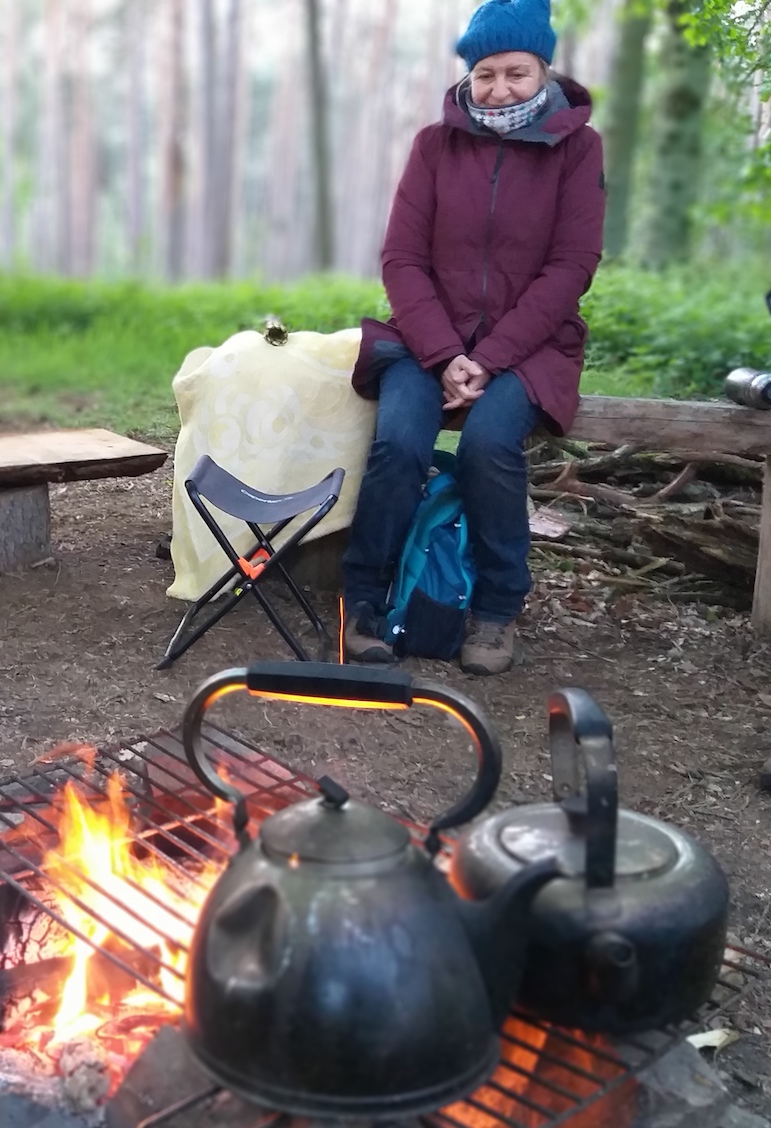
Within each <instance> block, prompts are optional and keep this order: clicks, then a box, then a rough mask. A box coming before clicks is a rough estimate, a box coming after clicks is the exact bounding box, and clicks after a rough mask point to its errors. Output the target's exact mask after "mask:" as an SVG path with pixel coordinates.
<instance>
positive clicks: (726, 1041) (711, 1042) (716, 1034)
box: [686, 1028, 739, 1053]
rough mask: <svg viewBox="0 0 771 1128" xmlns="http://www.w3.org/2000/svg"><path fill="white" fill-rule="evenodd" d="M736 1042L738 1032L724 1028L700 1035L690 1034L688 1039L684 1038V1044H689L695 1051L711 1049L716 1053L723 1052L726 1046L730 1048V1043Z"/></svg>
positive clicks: (706, 1031)
mask: <svg viewBox="0 0 771 1128" xmlns="http://www.w3.org/2000/svg"><path fill="white" fill-rule="evenodd" d="M738 1041H739V1033H738V1031H736V1030H728V1029H725V1028H722V1029H720V1030H705V1031H703V1032H702V1033H701V1034H691V1036H690V1037H689V1038H686V1042H690V1043H691V1045H692V1046H694V1047H695V1048H696V1049H697V1050H704V1049H711V1050H715V1052H716V1053H717V1052H718V1051H719V1050H724V1049H725V1047H726V1046H730V1045H731V1043H732V1042H738Z"/></svg>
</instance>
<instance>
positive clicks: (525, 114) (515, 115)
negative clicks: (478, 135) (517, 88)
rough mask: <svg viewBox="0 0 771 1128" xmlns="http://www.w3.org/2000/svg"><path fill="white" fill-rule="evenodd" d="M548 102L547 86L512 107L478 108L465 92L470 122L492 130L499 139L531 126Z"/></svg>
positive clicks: (469, 94) (468, 93)
mask: <svg viewBox="0 0 771 1128" xmlns="http://www.w3.org/2000/svg"><path fill="white" fill-rule="evenodd" d="M548 100H549V90H548V87H547V86H542V87H541V89H540V90H539V91H538V93H537V94H535V95H533V97H532V98H530V100H529V101H527V102H517V103H516V105H514V106H495V107H491V106H478V105H477V104H476V102H472V101H471V93H470V91H468V92H466V98H465V101H466V109H467V110H468V112H469V116H470V117H471V119H472V121H475V122H476V123H477V125H483V126H485V127H486V128H487V129H492V131H493V133H497V134H498V136H499V137H505V136H506V134H507V133H512V132H513V131H514V130H516V129H524V128H525V127H526V126H528V125H532V124H533V122H534V121H535V119H536V118H537V117H538V115H539V114H540V112H541V110H542V109H543V108H544V106H545V105H546V103H547V101H548Z"/></svg>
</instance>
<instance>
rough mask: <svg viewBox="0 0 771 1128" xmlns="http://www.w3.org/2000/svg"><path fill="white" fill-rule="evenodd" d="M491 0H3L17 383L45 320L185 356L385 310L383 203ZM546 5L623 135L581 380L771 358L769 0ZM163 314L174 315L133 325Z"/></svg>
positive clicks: (64, 333) (12, 364)
mask: <svg viewBox="0 0 771 1128" xmlns="http://www.w3.org/2000/svg"><path fill="white" fill-rule="evenodd" d="M475 7H476V0H0V57H2V58H3V60H4V65H3V68H2V71H0V272H2V273H0V383H4V384H8V382H9V381H10V380H11V378H12V377H13V376H14V375H15V376H16V378H17V380H18V381H19V386H20V385H21V383H24V382H25V381H26V383H27V384H29V383H30V382H32V383H33V384H34V382H35V380H39V379H40V380H44V379H45V378H47V376H48V375H50V373H49V368H52V362H51V364H49V363H48V362H47V361H46V359H45V358H46V356H47V355H48V353H49V352H50V344H51V341H50V340H43V338H42V337H40V335H39V334H40V333H45V332H49V333H53V334H54V339H55V340H56V343H57V351H58V366H59V369H60V370H62V368H66V367H67V364H68V363H69V361H68V355H69V354H71V355H72V358H73V363H74V357H75V355H76V354H77V350H75V352H73V348H74V346H73V343H72V341H69V342H68V341H67V339H66V338H68V337H71V336H72V335H73V334H74V335H76V336H77V334H78V333H82V332H84V331H85V328H86V326H90V327H93V326H94V325H95V324H96V322H97V321H98V320H99V319H100V318H102V319H103V321H104V319H106V321H105V325H107V322H110V319H117V322H119V323H120V325H121V326H122V330H123V331H125V333H126V334H127V335H133V337H134V339H135V340H134V347H136V337H137V335H138V334H139V335H141V336H143V337H145V339H146V340H149V339H155V336H157V338H158V340H160V339H161V338H163V344H160V345H159V346H158V347H159V348H160V350H161V353H162V357H160V358H158V363H159V364H161V363H162V364H164V365H168V364H169V363H171V359H172V356H175V357H176V358H177V360H176V362H175V363H178V361H179V359H181V357H179V356H178V350H179V349H180V348H182V349H183V351H186V349H187V348H192V347H194V346H195V345H196V344H200V343H204V341H206V342H207V343H218V342H217V340H214V339H212V335H214V336H216V334H218V333H219V334H220V337H222V335H227V333H228V332H232V331H235V329H237V328H239V327H245V326H249V325H252V324H256V319H257V318H258V317H259V316H260V315H262V314H264V313H265V312H268V311H269V307H270V311H272V312H278V313H282V310H283V311H284V312H286V310H287V309H289V310H290V317H291V316H292V315H293V316H294V323H293V324H292V326H291V327H293V328H319V329H323V330H325V331H326V330H329V329H331V328H336V327H341V326H342V325H344V324H356V323H357V321H358V318H359V317H360V316H361V315H362V313H371V312H375V313H377V312H378V311H381V312H382V310H383V308H384V300H383V295H382V291H381V290H380V289H379V284H378V283H377V281H376V279H377V276H378V272H379V261H378V260H379V248H380V243H381V239H382V235H383V231H384V227H385V223H386V220H387V215H388V209H389V205H390V201H391V197H392V195H393V191H394V188H395V185H396V182H397V180H398V177H399V175H400V172H401V170H402V168H403V165H404V162H405V159H406V155H407V152H408V149H409V146H410V144H411V141H412V138H413V136H414V133H415V131H416V130H417V129H418V128H419V127H420V126H422V125H424V124H426V123H428V122H430V121H432V120H436V118H437V117H438V115H439V113H440V110H441V103H442V97H443V94H444V91H445V90H446V89H447V88H448V87H449V86H450V85H451V84H452V83H453V82H455V81H457V80H458V79H459V78H460V77H461V75H462V73H463V71H462V66H461V64H460V62H459V60H457V58H456V57H455V55H454V43H455V41H456V39H457V37H458V34H459V33H460V31H461V30H462V29H463V27H464V26H465V24H466V22H467V20H468V17H469V15H470V14H471V12H472V11H473V10H474V8H475ZM553 17H554V22H555V26H556V27H557V29H558V31H559V47H558V54H557V57H556V59H555V68H556V70H557V71H559V72H562V73H564V74H568V75H572V76H574V77H575V78H577V79H578V80H579V81H580V82H582V83H584V84H585V85H587V86H588V87H589V89H590V90H591V92H592V95H593V97H594V101H595V114H594V119H593V124H594V125H595V126H596V127H597V128H598V129H599V130H600V131H601V133H602V134H603V138H604V142H605V149H606V163H607V183H608V220H607V226H606V240H605V242H606V249H605V251H606V253H605V262H604V264H603V267H602V269H601V272H600V277H599V278H598V281H597V284H596V286H595V288H594V289H593V291H592V293H591V294H590V295H589V297H588V298H587V299H586V316H587V318H588V320H589V322H590V327H591V329H592V346H591V352H590V357H589V371H590V372H591V371H596V372H602V373H603V380H604V381H605V383H607V385H608V388H607V390H610V391H618V390H624V388H626V387H633V386H635V379H638V378H639V380H642V382H643V384H644V383H645V381H647V382H648V386H650V387H651V388H653V390H654V391H666V392H668V393H672V392H673V391H674V392H675V393H676V394H689V393H692V392H693V391H694V390H696V391H709V390H711V389H714V381H715V379H716V378H717V376H718V375H719V374H720V373H721V372H723V371H727V370H728V368H729V367H731V366H732V365H733V364H734V363H754V364H757V365H762V364H763V363H764V361H765V363H766V364H768V363H769V361H771V321H769V319H768V317H767V313H766V312H765V310H764V306H763V292H764V289H766V288H768V286H769V285H771V101H770V100H769V95H770V94H771V66H770V65H769V63H770V61H771V59H770V57H769V56H770V52H771V0H746V2H745V0H739V2H733V0H554V5H553ZM309 276H313V279H312V282H311V283H310V286H311V290H308V287H307V285H306V284H305V283H304V282H303V280H304V279H307V278H308V277H309ZM66 280H75V281H72V282H68V281H66ZM239 280H241V281H240V282H239ZM322 280H325V281H323V283H322ZM207 282H212V283H214V285H209V286H208V287H207V286H206V285H203V288H202V284H203V283H207ZM239 284H240V286H241V289H239ZM169 287H172V289H169ZM180 287H181V289H180ZM191 287H192V289H191ZM244 287H246V288H244ZM311 291H312V295H311V296H310V297H309V294H311ZM181 294H186V295H187V298H185V300H183V299H182V297H180V295H181ZM159 303H160V305H159ZM164 303H166V304H164ZM325 303H326V304H325ZM161 307H162V308H163V309H164V310H165V311H166V313H165V314H164V315H163V318H162V324H161V323H159V324H158V325H157V326H156V329H155V330H153V329H152V328H151V327H150V326H149V322H145V323H142V324H140V323H139V322H138V321H137V318H138V317H139V313H138V311H140V310H142V309H144V310H145V315H146V317H148V318H150V319H151V320H152V318H153V317H155V318H156V319H157V318H159V317H161V314H160V312H159V310H160V309H161ZM273 307H275V308H273ZM185 311H187V312H185ZM164 326H165V327H166V329H167V330H168V332H167V333H166V335H165V336H164V334H163V331H162V330H163V327H164ZM33 330H34V332H35V333H36V334H38V342H37V343H38V345H39V348H38V350H37V352H35V349H34V348H32V349H31V351H30V350H29V349H27V350H26V351H25V350H21V349H20V347H19V345H20V342H19V340H18V339H16V337H15V336H14V335H16V336H18V335H19V334H26V335H27V336H28V335H29V333H30V332H32V331H33ZM156 330H157V334H156ZM116 331H117V330H116V325H115V324H112V323H110V326H109V329H107V328H106V329H105V332H107V333H109V335H111V337H112V339H113V340H114V339H115V333H116ZM27 344H30V342H29V341H27ZM47 350H48V351H47ZM68 350H69V354H68ZM174 350H177V351H176V352H175V351H174ZM156 351H157V350H156ZM81 352H82V350H81ZM123 355H124V364H125V367H126V369H127V370H129V371H130V370H131V369H132V360H131V355H132V354H131V348H129V347H128V346H127V349H126V350H124V354H123ZM89 364H90V361H88V360H87V359H86V360H83V361H82V363H81V365H80V371H79V379H81V380H85V381H86V383H88V380H89V379H90V377H89V371H90V368H89ZM137 364H139V361H138V360H137ZM47 365H48V367H47ZM139 367H141V364H139ZM159 370H160V369H159ZM74 379H75V376H73V380H74ZM641 386H642V385H641Z"/></svg>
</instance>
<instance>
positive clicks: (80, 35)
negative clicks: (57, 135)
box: [70, 0, 96, 276]
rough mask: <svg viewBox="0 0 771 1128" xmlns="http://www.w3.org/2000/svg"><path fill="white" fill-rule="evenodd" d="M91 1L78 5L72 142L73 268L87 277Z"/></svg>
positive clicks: (91, 219) (90, 249)
mask: <svg viewBox="0 0 771 1128" xmlns="http://www.w3.org/2000/svg"><path fill="white" fill-rule="evenodd" d="M90 30H91V0H78V2H77V4H76V6H75V19H74V27H73V46H72V63H73V67H72V72H71V89H72V134H71V141H70V174H71V199H70V209H71V210H70V230H71V239H72V243H71V256H72V257H71V271H72V273H73V274H77V275H81V276H86V275H88V274H90V273H91V269H92V267H93V259H94V242H95V240H94V234H95V229H96V214H95V213H96V209H95V192H94V188H95V183H94V181H95V168H94V158H95V153H94V121H93V111H92V105H91V74H90V66H89V61H90V60H89V54H90V52H89V42H88V37H89V32H90Z"/></svg>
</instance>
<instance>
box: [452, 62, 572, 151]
mask: <svg viewBox="0 0 771 1128" xmlns="http://www.w3.org/2000/svg"><path fill="white" fill-rule="evenodd" d="M549 85H550V86H551V87H552V88H553V90H552V91H551V97H550V98H549V102H548V104H547V106H546V108H545V110H544V112H543V113H542V114H541V116H540V117H538V118H537V120H536V121H535V122H533V124H532V125H529V126H526V127H525V128H524V129H518V130H516V131H514V132H512V133H509V134H507V135H506V136H505V137H503V138H502V140H504V141H535V142H541V143H542V144H544V145H557V144H559V142H560V141H562V140H563V138H565V137H568V136H569V135H570V134H571V133H575V132H576V131H577V130H579V129H581V127H582V126H584V125H586V123H587V122H588V121H589V118H590V117H591V116H592V98H591V95H590V93H589V91H588V90H587V89H586V88H585V87H583V86H581V84H580V83H579V82H575V81H574V80H573V79H572V78H567V77H565V76H564V75H556V76H555V77H554V78H552V79H551V81H550V83H549ZM467 89H468V80H467V79H466V78H464V79H462V80H461V81H460V82H459V83H457V84H456V85H455V86H451V87H450V89H449V90H448V91H447V93H446V94H445V96H444V108H443V114H442V121H443V123H444V124H445V125H449V126H451V127H453V128H454V129H462V130H464V131H465V132H466V133H473V134H475V135H476V136H478V137H488V138H489V139H490V140H491V141H500V140H501V138H500V137H499V136H497V135H495V134H494V133H492V132H491V131H490V130H488V129H485V128H484V127H483V126H481V125H477V123H476V122H475V121H474V120H473V119H472V118H471V117H470V116H469V114H468V111H467V110H466V107H465V105H464V93H465V90H467Z"/></svg>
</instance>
